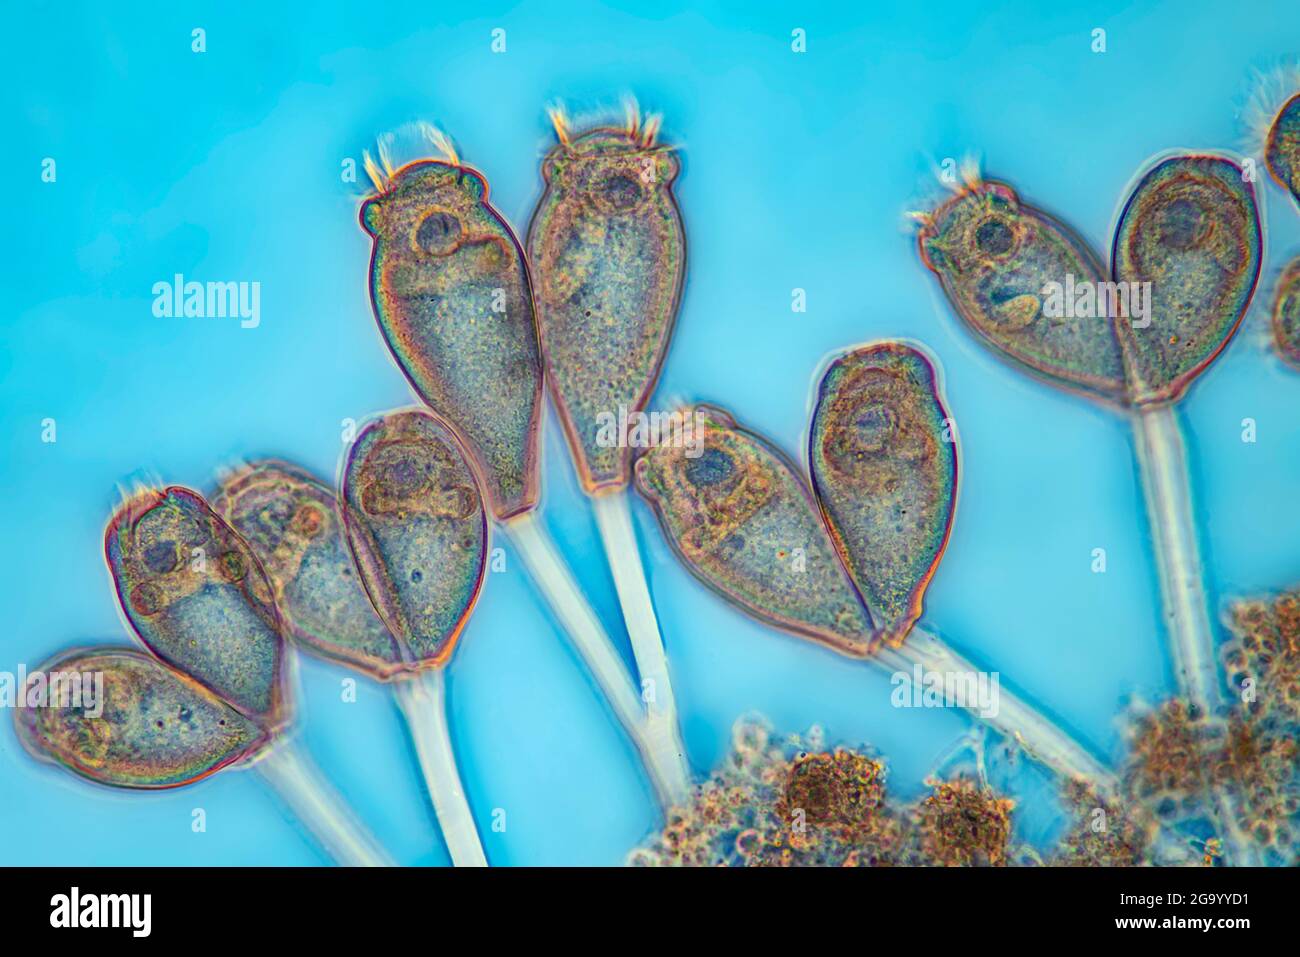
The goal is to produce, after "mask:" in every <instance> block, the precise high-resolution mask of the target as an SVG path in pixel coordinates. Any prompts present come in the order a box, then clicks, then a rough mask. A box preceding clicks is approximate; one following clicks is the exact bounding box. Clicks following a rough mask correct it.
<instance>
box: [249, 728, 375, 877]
mask: <svg viewBox="0 0 1300 957" xmlns="http://www.w3.org/2000/svg"><path fill="white" fill-rule="evenodd" d="M253 767H254V768H255V769H256V770H257V771H258V773H259V774H261V776H262V778H263V779H264V780H265V781H267V782H268V783H269V784H270V785H271V787H273V788H274V789H275V791H276V793H277V794H278V795H279V796H280V797H281V798H282V799H283V800H284V802H285V804H287V805H288V807H289V810H290V811H292V812H293V814H294V815H295V816H296V817H297V818H298V820H299V821H301V822H302V823H303V824H304V825H305V826H306V827H307V829H308V830H309V831H311V833H312V835H313V836H314V837H315V838H316V840H317V841H318V842H319V843H320V846H321V848H322V849H323V850H324V851H325V853H327V854H328V855H329V856H330V857H332V858H333V859H334V860H335V861H336V862H338V863H339V864H342V865H344V866H345V867H391V866H392V865H393V861H392V859H391V858H390V857H389V856H388V852H387V851H385V850H384V849H383V848H382V847H381V846H380V844H379V842H378V841H377V840H375V837H374V835H372V834H371V833H370V831H369V830H368V829H367V828H366V826H365V825H364V824H362V823H361V821H360V820H359V819H358V818H357V817H356V815H355V814H353V813H352V811H351V809H350V808H349V807H348V806H347V805H346V804H345V803H344V802H343V799H342V798H341V797H340V796H339V794H338V792H337V791H335V790H334V787H333V786H332V785H331V784H330V783H329V781H328V780H326V778H325V775H324V774H322V773H321V770H320V768H318V767H317V766H316V763H315V762H314V761H312V759H311V757H310V756H309V755H308V754H307V752H306V751H304V750H303V749H302V748H301V747H299V745H298V744H297V742H295V741H289V740H285V741H279V742H277V743H276V744H275V745H274V746H273V747H272V748H271V749H270V751H268V752H267V753H266V754H265V755H263V756H262V757H261V758H259V759H258V761H257V763H256V764H254V765H253Z"/></svg>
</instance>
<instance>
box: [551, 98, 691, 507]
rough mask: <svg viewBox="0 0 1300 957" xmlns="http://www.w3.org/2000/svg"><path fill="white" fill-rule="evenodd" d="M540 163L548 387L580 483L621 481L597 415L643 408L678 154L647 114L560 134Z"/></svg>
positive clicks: (679, 255)
mask: <svg viewBox="0 0 1300 957" xmlns="http://www.w3.org/2000/svg"><path fill="white" fill-rule="evenodd" d="M554 119H555V125H556V132H557V134H558V135H559V138H560V142H559V143H558V144H557V145H556V146H555V148H554V149H552V150H551V151H550V152H549V153H548V154H547V156H546V158H545V160H544V161H543V163H542V178H543V180H544V181H545V184H546V185H545V190H544V192H543V194H542V197H541V200H540V201H539V203H538V205H537V209H536V211H535V212H534V214H533V219H532V223H531V225H530V226H529V230H528V240H527V242H528V258H529V263H530V265H531V267H532V272H533V284H534V295H535V298H536V308H537V325H538V334H539V336H540V338H541V344H542V352H543V354H544V356H545V361H546V370H547V375H548V376H549V384H550V389H551V394H552V396H553V397H554V399H555V406H556V409H557V411H558V412H559V417H560V421H561V423H562V424H563V426H564V431H565V435H566V437H567V439H568V442H569V446H570V448H571V450H572V452H573V458H574V461H575V463H576V464H577V467H578V475H579V478H580V479H581V481H582V485H583V487H584V488H585V489H586V490H587V491H588V492H592V491H595V490H597V489H600V488H623V487H625V486H626V485H627V483H628V480H629V477H630V476H629V460H630V450H629V449H628V448H627V447H626V445H625V444H624V443H621V442H617V441H607V440H606V437H605V433H606V432H608V431H609V428H608V423H609V421H610V419H611V418H612V419H613V420H614V421H617V420H619V418H620V417H622V416H625V415H626V414H628V413H635V412H638V411H640V410H642V409H643V408H644V407H645V404H646V402H647V400H648V399H649V397H650V393H651V392H652V391H653V389H654V385H655V381H656V380H657V378H658V376H659V370H660V367H661V366H662V364H663V361H664V356H665V354H666V353H667V350H668V342H669V339H670V336H671V334H672V329H673V325H674V324H675V322H676V319H677V312H678V309H679V307H680V303H681V294H682V284H683V280H684V277H685V270H686V236H685V231H684V229H683V226H682V217H681V212H680V210H679V209H678V206H677V200H676V198H675V197H674V195H673V183H674V181H675V180H676V178H677V174H678V172H679V171H680V164H679V162H678V159H677V157H676V156H675V155H674V153H673V152H672V150H671V149H670V148H668V147H665V146H663V145H662V144H659V143H657V142H656V137H657V133H658V120H657V118H654V117H651V118H650V119H648V120H646V121H645V122H644V123H643V122H642V121H641V119H640V116H639V114H638V113H637V112H636V111H635V109H633V110H631V111H630V112H629V121H628V123H627V125H626V126H625V127H622V128H617V127H598V128H595V129H591V130H587V131H585V132H583V133H581V134H580V135H577V136H572V137H571V136H570V135H569V132H568V129H567V127H566V126H565V121H564V119H563V117H562V116H561V115H559V114H558V113H557V114H554Z"/></svg>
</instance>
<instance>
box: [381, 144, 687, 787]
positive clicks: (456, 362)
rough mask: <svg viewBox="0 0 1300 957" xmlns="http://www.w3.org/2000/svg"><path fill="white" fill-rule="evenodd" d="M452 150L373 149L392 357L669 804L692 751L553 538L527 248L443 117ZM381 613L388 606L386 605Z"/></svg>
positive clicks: (385, 322)
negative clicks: (665, 718) (544, 496)
mask: <svg viewBox="0 0 1300 957" xmlns="http://www.w3.org/2000/svg"><path fill="white" fill-rule="evenodd" d="M425 133H426V136H427V138H428V139H429V140H430V141H431V142H432V143H433V145H434V146H435V147H436V148H437V149H438V150H440V151H441V153H442V158H440V159H424V160H419V161H416V162H413V163H409V164H407V165H404V166H401V167H400V168H396V169H395V168H394V167H393V164H392V162H391V160H390V158H389V156H388V150H387V146H386V145H385V144H386V141H381V149H380V162H379V163H378V164H376V163H374V162H373V161H371V160H370V159H369V157H367V169H368V170H369V171H370V174H371V177H372V179H373V180H374V183H375V189H376V192H375V194H374V195H373V196H371V197H370V198H369V199H367V200H366V201H365V203H364V204H363V205H362V207H361V223H362V226H363V227H364V228H365V230H366V231H367V233H369V234H370V236H371V237H372V238H373V240H374V249H373V253H372V255H371V260H370V289H371V301H372V304H373V306H374V311H375V317H376V319H377V321H378V323H379V327H380V330H381V331H382V333H383V336H384V339H385V341H386V342H387V344H388V346H389V350H390V351H391V353H392V355H393V358H394V359H395V360H396V361H397V364H398V366H399V367H400V368H401V369H402V371H403V372H404V373H405V375H406V377H407V379H408V381H409V382H410V383H411V386H412V387H413V388H414V390H415V392H416V393H417V394H418V395H419V397H420V399H421V400H422V401H423V402H424V403H425V404H426V405H427V406H428V407H429V408H430V409H431V410H432V411H433V412H434V413H435V414H436V415H438V416H439V418H441V419H442V420H443V421H445V422H446V423H447V425H448V426H449V427H450V428H451V429H452V430H453V431H454V432H455V434H456V437H457V438H458V439H459V440H460V443H461V445H462V446H463V447H464V449H465V452H466V454H467V455H468V457H469V459H470V462H471V464H472V465H473V467H474V470H475V472H476V473H477V475H478V477H479V480H480V482H481V484H482V489H483V498H484V502H485V504H486V506H487V509H488V512H489V513H490V514H491V515H492V517H493V518H494V519H495V520H496V521H497V522H498V523H500V525H501V527H502V528H503V530H505V531H506V532H507V533H508V534H509V535H510V538H511V540H512V541H513V542H514V543H515V545H516V546H517V547H518V548H519V550H520V554H521V557H522V558H523V559H524V563H525V565H526V566H527V568H528V570H529V573H530V575H531V577H532V579H533V581H534V582H535V583H536V584H537V585H538V586H539V588H540V589H541V590H542V592H543V594H544V596H545V598H546V600H547V603H548V604H549V605H550V607H551V610H552V611H553V613H554V614H555V616H556V618H557V619H558V620H559V622H560V624H561V626H562V627H563V628H564V629H565V631H566V632H567V634H568V635H569V637H570V639H571V641H572V643H573V645H574V647H575V649H576V650H577V651H578V653H579V654H580V655H581V656H582V658H583V659H584V661H585V662H586V664H587V666H588V668H589V670H590V671H591V672H592V674H593V675H594V677H595V678H596V681H597V683H598V684H599V686H600V689H601V691H602V692H603V693H604V696H605V699H606V701H607V702H608V703H609V705H610V707H611V709H612V710H613V711H614V714H615V716H616V717H617V718H618V719H619V721H620V722H621V723H622V724H623V725H624V727H625V729H626V730H627V731H628V733H629V735H630V736H631V737H632V739H633V740H634V742H635V743H636V745H637V748H638V750H639V752H640V753H641V756H642V758H643V760H644V762H645V764H646V766H647V770H648V771H649V773H650V776H651V778H652V779H653V781H654V784H655V788H656V792H657V794H658V796H659V798H660V799H661V801H662V802H663V803H665V804H672V803H676V802H677V801H680V800H682V799H683V798H684V797H685V796H686V793H687V791H688V789H689V785H688V778H687V772H686V769H685V764H684V758H683V755H682V754H681V752H680V749H676V748H674V747H672V746H671V744H672V743H671V742H666V741H663V740H661V736H660V735H659V734H657V733H655V732H656V730H657V727H658V726H657V725H656V724H655V723H654V722H653V721H650V720H648V718H647V712H646V708H645V706H644V704H643V700H642V695H640V694H638V692H637V689H636V687H635V686H634V685H633V683H632V681H631V678H630V676H629V675H628V674H627V669H626V668H625V667H623V665H622V663H621V661H620V660H619V656H618V652H617V651H616V650H615V648H614V646H613V644H612V642H611V641H610V640H609V637H608V635H606V634H605V631H604V627H603V626H602V625H601V623H600V619H599V618H598V617H597V616H596V614H595V612H594V611H593V610H592V609H591V606H590V603H588V602H587V600H586V598H585V597H584V596H583V594H582V591H581V589H580V588H579V587H578V584H577V582H576V580H575V579H574V577H573V574H572V573H571V572H570V571H569V569H568V567H567V566H566V565H565V563H564V561H563V559H562V558H561V556H560V554H559V551H558V549H556V548H555V546H554V544H553V543H552V542H551V541H550V538H549V536H548V535H547V533H546V531H545V529H544V527H543V526H542V524H541V522H540V521H539V519H538V517H537V514H536V508H537V505H538V503H539V501H540V495H541V488H540V482H539V478H538V465H539V462H538V454H539V453H538V449H539V442H540V434H539V433H540V428H541V414H542V405H541V391H542V378H543V373H542V363H541V357H540V350H539V346H538V338H537V326H536V323H535V321H534V315H533V290H532V286H531V281H530V275H529V267H528V264H527V263H526V260H525V256H524V252H523V249H522V247H521V246H520V244H519V242H518V240H517V239H516V238H515V234H514V232H513V231H512V230H511V228H510V226H509V224H507V223H506V221H505V219H504V218H503V217H502V216H501V215H500V213H498V212H497V211H496V210H495V209H494V208H493V207H492V206H491V205H490V203H489V202H488V187H487V180H486V179H485V178H484V176H483V175H482V174H481V173H479V172H478V171H477V170H474V169H471V168H470V167H468V166H465V165H464V164H462V163H461V162H460V159H459V157H458V156H457V155H456V153H455V151H454V149H453V148H452V147H451V144H450V141H449V140H448V139H447V138H446V137H445V136H444V135H442V134H441V133H438V132H437V131H435V130H433V129H432V128H431V127H425ZM381 610H382V609H381Z"/></svg>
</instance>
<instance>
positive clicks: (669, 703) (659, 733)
mask: <svg viewBox="0 0 1300 957" xmlns="http://www.w3.org/2000/svg"><path fill="white" fill-rule="evenodd" d="M591 504H592V510H593V511H594V512H595V515H596V525H597V527H598V528H599V529H600V538H601V542H602V543H603V544H604V546H605V557H606V559H607V560H608V561H609V568H610V571H611V572H612V574H613V576H614V588H615V590H617V592H618V600H619V605H620V606H621V607H622V609H623V621H624V623H625V624H626V625H627V633H628V637H629V638H630V639H631V643H632V655H633V657H634V658H635V659H636V668H637V673H638V674H639V675H640V677H641V685H642V693H641V697H642V700H644V701H645V704H646V712H647V714H646V724H647V728H646V734H647V738H648V739H649V740H650V742H651V744H652V746H653V747H654V749H655V758H656V760H657V761H658V762H659V763H660V764H662V765H663V766H664V767H666V768H667V767H671V766H672V765H674V764H680V765H681V767H680V769H679V771H678V772H676V773H675V775H674V782H673V783H674V784H675V785H676V786H678V787H679V789H680V790H679V793H676V794H673V795H671V797H672V799H673V802H674V803H680V802H681V801H683V800H685V798H686V796H687V792H688V789H689V781H690V769H689V766H688V765H687V763H686V748H685V747H684V746H683V744H682V739H681V731H680V728H679V725H678V721H677V699H676V696H675V695H674V694H673V685H672V679H671V677H670V675H669V672H668V656H667V652H666V651H665V650H664V639H663V633H662V632H661V631H660V630H659V616H658V615H656V614H655V606H654V602H653V601H652V600H651V598H650V588H649V586H648V584H647V583H646V577H645V568H644V567H643V566H642V564H641V550H640V548H639V546H638V545H637V538H636V533H635V532H634V531H633V529H632V513H631V510H630V509H629V507H628V499H627V492H626V491H616V492H613V493H608V494H604V495H598V496H596V497H594V498H593V499H592V500H591Z"/></svg>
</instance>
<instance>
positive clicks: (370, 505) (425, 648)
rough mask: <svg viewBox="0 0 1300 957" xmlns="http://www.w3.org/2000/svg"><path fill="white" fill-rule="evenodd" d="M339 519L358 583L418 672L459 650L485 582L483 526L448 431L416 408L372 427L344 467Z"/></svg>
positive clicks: (474, 490) (475, 493) (477, 499)
mask: <svg viewBox="0 0 1300 957" xmlns="http://www.w3.org/2000/svg"><path fill="white" fill-rule="evenodd" d="M342 501H343V504H344V507H345V512H344V520H345V522H346V525H347V530H348V539H349V541H350V543H351V546H352V551H353V555H354V557H355V559H356V567H357V569H358V571H359V572H360V574H361V581H362V584H363V585H364V586H365V589H366V593H367V594H368V595H369V596H370V600H371V602H372V603H373V605H374V607H375V609H376V610H377V611H378V612H379V615H380V617H381V618H382V619H383V621H384V623H385V624H386V625H387V626H388V629H389V631H390V632H392V634H393V635H394V636H395V637H396V638H397V639H398V641H399V642H400V643H401V647H402V648H403V651H404V653H405V654H406V655H407V656H408V659H409V660H410V661H411V663H412V664H413V665H414V666H416V667H433V666H437V665H441V664H443V663H444V662H446V661H447V660H448V659H449V658H450V657H451V653H452V651H453V650H454V649H455V646H456V641H457V639H458V638H459V637H460V633H461V630H462V629H463V628H464V626H465V622H466V621H467V620H468V619H469V615H470V612H471V611H472V610H473V607H474V603H475V602H476V601H477V600H478V595H479V591H480V589H481V588H482V585H483V573H484V569H485V564H486V559H487V546H488V524H487V515H486V513H485V511H484V508H483V499H482V497H481V495H480V493H479V488H478V484H477V482H476V481H475V475H474V472H473V470H472V469H471V468H470V466H469V463H468V462H467V461H466V458H465V456H464V453H463V452H462V451H461V448H460V445H459V443H458V442H457V441H456V437H455V435H454V434H453V433H452V431H451V430H450V429H449V428H448V427H447V426H446V425H445V424H444V423H442V422H440V421H439V420H438V419H437V418H435V417H434V416H432V415H429V414H428V413H425V412H422V411H417V410H414V409H411V410H405V411H399V412H390V413H388V414H387V415H383V416H380V417H379V418H377V419H375V420H373V421H371V422H370V423H368V424H367V425H366V426H365V428H363V429H362V430H361V432H360V433H359V434H358V435H357V437H356V441H355V442H354V443H353V444H352V447H351V448H350V449H349V450H348V452H347V458H346V460H345V462H344V467H343V496H342Z"/></svg>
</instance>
